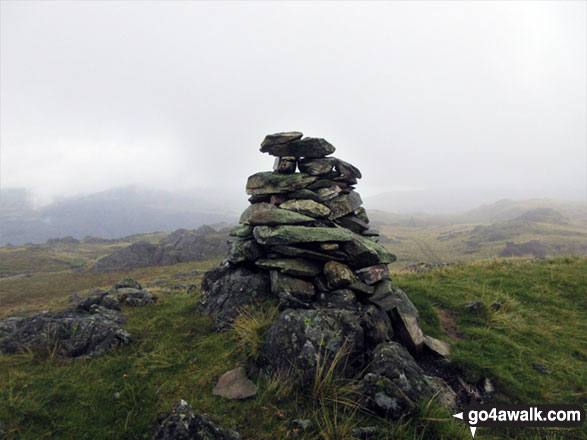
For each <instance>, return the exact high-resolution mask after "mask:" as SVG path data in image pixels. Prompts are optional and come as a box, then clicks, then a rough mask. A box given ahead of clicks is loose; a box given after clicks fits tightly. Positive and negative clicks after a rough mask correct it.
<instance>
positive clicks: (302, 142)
mask: <svg viewBox="0 0 587 440" xmlns="http://www.w3.org/2000/svg"><path fill="white" fill-rule="evenodd" d="M335 150H336V148H334V146H333V145H332V144H330V143H329V142H328V141H326V140H325V139H322V138H312V137H306V138H303V139H299V140H294V141H291V142H287V143H286V144H270V145H265V146H262V147H261V152H263V153H269V154H270V155H271V156H280V157H283V156H294V157H296V158H297V157H310V158H318V157H324V156H328V155H329V154H332V153H334V151H335Z"/></svg>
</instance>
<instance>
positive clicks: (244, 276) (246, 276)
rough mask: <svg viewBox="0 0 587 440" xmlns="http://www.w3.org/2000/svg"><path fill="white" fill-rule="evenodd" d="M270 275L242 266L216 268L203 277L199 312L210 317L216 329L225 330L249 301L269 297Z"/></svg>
mask: <svg viewBox="0 0 587 440" xmlns="http://www.w3.org/2000/svg"><path fill="white" fill-rule="evenodd" d="M270 296H271V289H270V286H269V274H268V273H267V272H265V271H261V272H254V271H252V270H249V269H247V268H244V267H230V266H229V265H222V266H218V267H217V268H215V269H212V270H211V271H209V272H206V274H205V275H204V277H203V278H202V295H201V297H200V312H201V313H202V314H205V315H212V316H213V318H214V325H215V327H216V330H223V329H226V328H227V327H228V326H229V325H230V324H231V323H232V322H233V321H234V318H236V317H237V315H238V314H239V312H240V310H241V309H242V308H243V307H244V306H246V305H247V304H250V303H251V302H252V301H254V300H257V299H263V298H270Z"/></svg>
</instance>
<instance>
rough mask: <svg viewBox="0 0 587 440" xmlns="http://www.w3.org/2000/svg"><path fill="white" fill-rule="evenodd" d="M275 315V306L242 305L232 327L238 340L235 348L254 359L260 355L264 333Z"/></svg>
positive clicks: (246, 356) (248, 357)
mask: <svg viewBox="0 0 587 440" xmlns="http://www.w3.org/2000/svg"><path fill="white" fill-rule="evenodd" d="M276 317H277V307H275V306H268V307H263V306H262V305H260V304H256V305H254V306H247V307H244V308H243V309H242V310H241V311H240V314H239V316H237V318H236V319H235V321H234V323H233V325H232V328H233V330H234V332H235V333H236V337H237V340H238V346H237V350H238V351H239V352H240V353H241V354H242V355H243V356H244V357H245V358H247V359H251V360H254V361H256V360H257V359H258V358H259V356H260V355H261V349H262V347H263V343H264V342H265V334H266V333H267V330H269V327H271V324H273V321H274V320H275V318H276Z"/></svg>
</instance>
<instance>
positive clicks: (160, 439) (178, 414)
mask: <svg viewBox="0 0 587 440" xmlns="http://www.w3.org/2000/svg"><path fill="white" fill-rule="evenodd" d="M239 439H240V436H239V434H238V433H237V432H235V431H233V430H231V429H227V428H223V427H220V426H218V425H216V424H215V423H214V422H213V421H212V419H211V418H210V417H209V416H207V415H204V414H196V413H194V410H193V408H192V407H191V406H189V405H188V403H187V402H186V401H185V400H180V401H179V402H178V403H176V404H175V406H174V407H173V410H172V412H171V414H169V415H168V416H166V417H165V418H164V419H163V420H160V422H159V426H158V427H157V429H156V430H155V433H154V434H153V436H152V437H151V440H239Z"/></svg>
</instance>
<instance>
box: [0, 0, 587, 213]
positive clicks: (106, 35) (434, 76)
mask: <svg viewBox="0 0 587 440" xmlns="http://www.w3.org/2000/svg"><path fill="white" fill-rule="evenodd" d="M1 14H2V17H1V38H2V40H1V75H2V76H1V127H0V128H1V176H0V177H1V180H0V185H1V186H2V188H7V187H27V188H30V189H32V190H34V192H35V195H36V197H38V198H40V199H41V200H45V201H47V200H50V199H51V197H54V196H64V195H73V194H78V193H88V192H93V191H100V190H104V189H107V188H110V187H115V186H120V185H128V184H139V185H149V186H157V187H161V188H165V189H174V190H175V189H181V190H188V189H190V188H196V187H201V188H208V189H209V190H212V189H220V190H227V191H232V190H238V191H240V193H241V194H242V197H243V199H244V197H245V196H244V185H245V182H246V178H247V176H248V175H250V174H253V173H254V172H257V171H261V170H268V169H271V166H272V159H271V158H270V157H269V156H267V155H265V154H261V153H260V152H259V151H258V148H259V143H260V142H261V141H262V139H263V137H264V136H265V134H267V133H272V132H277V131H286V130H299V131H302V132H303V133H304V134H305V135H308V136H314V137H324V138H326V139H327V140H329V141H330V142H331V143H333V144H334V145H335V146H336V147H337V151H336V153H335V155H336V156H338V157H340V158H342V159H344V160H347V161H349V162H352V163H354V164H355V165H357V166H358V167H359V168H360V169H361V170H362V172H363V175H364V178H363V180H362V181H360V184H359V186H358V190H359V191H360V192H361V194H363V195H364V196H369V195H375V194H378V193H382V192H386V191H398V190H401V191H417V190H431V189H432V190H437V191H438V190H446V192H447V194H450V193H451V192H453V191H454V192H457V191H459V190H467V191H471V190H474V191H476V190H479V192H480V193H481V192H485V193H486V192H488V191H493V192H492V194H493V193H495V194H496V195H499V194H502V195H503V196H507V195H508V194H511V195H512V196H515V197H561V198H568V199H575V200H582V199H583V200H585V191H586V186H587V181H586V179H587V177H586V163H587V158H586V150H587V140H586V132H587V128H586V119H587V116H586V106H587V104H586V83H587V79H586V78H587V77H586V64H587V60H586V53H587V49H586V2H583V1H571V2H565V1H554V2H546V1H540V2H531V1H523V2H522V1H520V2H489V1H477V2H458V1H454V2H453V1H450V2H440V1H434V2H423V1H418V2H390V3H383V2H375V3H366V2H361V3H352V2H341V3H335V2H327V3H314V2H312V3H310V2H294V3H287V2H279V3H277V2H272V3H270V2H260V3H255V2H250V3H247V2H236V3H232V2H215V3H205V2H187V1H182V2H156V1H145V2H141V1H132V2H130V1H129V2H122V1H107V2H91V1H66V2H52V1H39V2H34V1H26V2H17V1H2V3H1ZM498 193H499V194H498ZM391 210H393V209H391Z"/></svg>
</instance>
